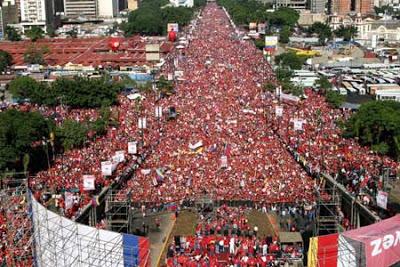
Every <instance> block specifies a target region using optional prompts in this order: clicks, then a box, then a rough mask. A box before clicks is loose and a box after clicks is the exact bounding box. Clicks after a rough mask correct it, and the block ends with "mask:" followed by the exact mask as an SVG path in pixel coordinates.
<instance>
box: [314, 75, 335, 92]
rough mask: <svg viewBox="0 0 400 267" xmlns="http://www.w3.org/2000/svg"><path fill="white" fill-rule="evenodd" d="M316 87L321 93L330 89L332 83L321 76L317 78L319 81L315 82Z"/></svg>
mask: <svg viewBox="0 0 400 267" xmlns="http://www.w3.org/2000/svg"><path fill="white" fill-rule="evenodd" d="M317 85H318V87H319V89H320V90H322V91H328V90H330V89H332V83H331V82H330V81H329V80H328V78H326V77H325V76H322V77H321V78H319V80H317Z"/></svg>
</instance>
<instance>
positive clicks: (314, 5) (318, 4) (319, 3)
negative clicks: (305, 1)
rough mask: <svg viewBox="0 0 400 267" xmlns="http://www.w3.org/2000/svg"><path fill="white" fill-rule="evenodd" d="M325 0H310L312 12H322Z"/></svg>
mask: <svg viewBox="0 0 400 267" xmlns="http://www.w3.org/2000/svg"><path fill="white" fill-rule="evenodd" d="M325 5H326V0H311V12H312V13H324V12H325Z"/></svg>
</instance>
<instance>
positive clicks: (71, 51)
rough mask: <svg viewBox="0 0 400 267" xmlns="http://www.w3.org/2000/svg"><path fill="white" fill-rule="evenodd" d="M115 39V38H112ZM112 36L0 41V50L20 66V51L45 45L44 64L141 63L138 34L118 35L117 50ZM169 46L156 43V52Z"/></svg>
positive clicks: (143, 61) (142, 50)
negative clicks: (114, 48) (158, 47)
mask: <svg viewBox="0 0 400 267" xmlns="http://www.w3.org/2000/svg"><path fill="white" fill-rule="evenodd" d="M114 39H115V38H114ZM114 39H113V38H104V37H102V38H76V39H74V38H68V39H42V40H38V41H36V42H35V43H32V42H31V41H20V42H8V41H4V42H0V50H5V51H7V52H9V53H10V54H11V55H12V56H13V60H14V62H13V63H14V65H24V64H25V63H24V53H25V52H26V50H27V48H28V47H30V46H32V45H33V46H35V47H36V48H37V49H41V48H46V49H47V50H48V51H49V52H48V53H46V54H45V56H44V59H45V61H46V63H47V64H48V65H52V66H56V65H60V66H63V65H65V64H67V63H73V64H82V65H84V66H89V65H92V66H99V65H102V66H114V67H115V66H133V65H145V64H146V63H147V62H146V50H145V47H146V41H145V39H144V38H142V37H140V36H134V37H130V38H123V37H118V38H116V40H117V41H118V43H119V47H118V49H116V50H115V51H112V49H111V46H110V43H111V41H112V40H114ZM172 48H173V45H172V44H170V43H167V42H162V43H161V44H160V53H168V52H169V51H170V50H171V49H172Z"/></svg>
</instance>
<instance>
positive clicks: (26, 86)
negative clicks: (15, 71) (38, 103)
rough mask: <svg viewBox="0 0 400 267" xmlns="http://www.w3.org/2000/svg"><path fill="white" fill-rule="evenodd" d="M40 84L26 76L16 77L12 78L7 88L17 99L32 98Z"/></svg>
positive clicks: (38, 89)
mask: <svg viewBox="0 0 400 267" xmlns="http://www.w3.org/2000/svg"><path fill="white" fill-rule="evenodd" d="M40 86H41V84H40V83H39V82H37V81H36V80H35V79H33V78H31V77H28V76H21V77H17V78H15V79H14V80H12V81H11V82H10V83H9V85H8V89H9V90H10V93H11V94H12V96H13V97H15V98H19V99H26V98H32V97H34V95H36V93H37V92H38V91H41V89H40Z"/></svg>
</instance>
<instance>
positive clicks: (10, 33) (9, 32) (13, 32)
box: [4, 26, 21, 42]
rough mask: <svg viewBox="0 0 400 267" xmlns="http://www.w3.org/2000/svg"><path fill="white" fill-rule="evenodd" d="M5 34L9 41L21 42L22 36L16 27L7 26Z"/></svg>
mask: <svg viewBox="0 0 400 267" xmlns="http://www.w3.org/2000/svg"><path fill="white" fill-rule="evenodd" d="M4 33H5V36H6V38H7V40H9V41H13V42H15V41H21V34H20V33H19V32H18V31H17V29H15V28H14V27H11V26H7V27H6V28H5V30H4Z"/></svg>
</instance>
